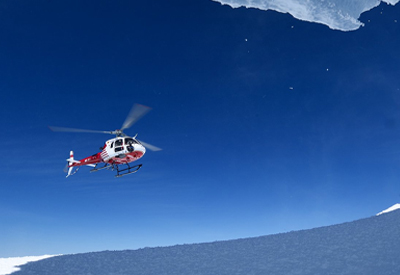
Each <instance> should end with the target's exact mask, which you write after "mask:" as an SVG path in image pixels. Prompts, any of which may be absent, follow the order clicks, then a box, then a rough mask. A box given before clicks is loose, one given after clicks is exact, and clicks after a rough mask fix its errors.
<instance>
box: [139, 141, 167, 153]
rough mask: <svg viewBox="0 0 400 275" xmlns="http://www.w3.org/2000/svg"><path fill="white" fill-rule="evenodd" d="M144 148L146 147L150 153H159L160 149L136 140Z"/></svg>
mask: <svg viewBox="0 0 400 275" xmlns="http://www.w3.org/2000/svg"><path fill="white" fill-rule="evenodd" d="M138 141H139V142H140V143H141V144H142V145H143V146H144V147H146V148H147V149H149V150H150V151H161V150H162V149H161V148H158V147H157V146H154V145H151V144H148V143H146V142H143V141H141V140H138Z"/></svg>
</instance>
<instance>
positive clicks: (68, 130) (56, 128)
mask: <svg viewBox="0 0 400 275" xmlns="http://www.w3.org/2000/svg"><path fill="white" fill-rule="evenodd" d="M49 128H50V130H52V131H53V132H74V133H94V134H114V132H113V131H96V130H87V129H76V128H67V127H55V126H49Z"/></svg>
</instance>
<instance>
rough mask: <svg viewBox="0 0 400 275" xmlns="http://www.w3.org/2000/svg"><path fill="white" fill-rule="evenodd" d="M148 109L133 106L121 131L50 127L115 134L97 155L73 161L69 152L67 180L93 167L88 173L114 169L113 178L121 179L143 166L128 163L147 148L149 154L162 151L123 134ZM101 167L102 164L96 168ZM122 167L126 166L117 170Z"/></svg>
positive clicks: (141, 154) (69, 130)
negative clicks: (115, 173) (86, 167)
mask: <svg viewBox="0 0 400 275" xmlns="http://www.w3.org/2000/svg"><path fill="white" fill-rule="evenodd" d="M150 110H151V108H150V107H146V106H144V105H140V104H134V105H133V107H132V109H131V111H130V112H129V114H128V116H127V118H126V119H125V122H124V123H123V124H122V127H121V129H118V130H115V131H95V130H85V129H76V128H65V127H53V126H49V128H50V130H52V131H54V132H78V133H100V134H111V135H116V137H115V138H112V139H109V140H107V141H106V143H105V144H104V146H103V147H101V148H100V150H101V152H98V153H96V154H94V155H92V156H90V157H87V158H84V159H81V160H75V159H74V152H73V151H71V152H70V157H69V159H67V161H68V163H67V166H66V167H65V172H66V173H67V178H68V177H69V176H71V175H73V174H75V173H76V172H78V170H79V168H80V167H81V166H90V167H93V169H92V170H90V172H96V171H99V170H103V169H111V170H113V171H114V170H115V171H117V175H116V177H122V176H125V175H129V174H132V173H135V172H137V171H138V170H139V169H140V168H141V167H142V164H138V165H134V166H131V165H129V163H131V162H133V161H136V160H138V159H140V158H141V157H143V155H144V154H145V153H146V148H147V149H150V150H151V151H159V150H161V149H160V148H158V147H156V146H153V145H150V144H148V143H145V142H143V141H139V140H138V139H136V136H137V134H136V135H135V136H134V137H129V136H127V135H125V134H124V132H123V130H125V129H128V128H129V127H131V126H132V125H133V124H134V123H135V122H137V121H138V120H139V119H140V118H141V117H142V116H144V115H145V114H146V113H147V112H149V111H150ZM101 164H104V165H103V166H101V167H98V166H99V165H101ZM122 165H126V166H124V167H120V166H122ZM74 168H75V169H74Z"/></svg>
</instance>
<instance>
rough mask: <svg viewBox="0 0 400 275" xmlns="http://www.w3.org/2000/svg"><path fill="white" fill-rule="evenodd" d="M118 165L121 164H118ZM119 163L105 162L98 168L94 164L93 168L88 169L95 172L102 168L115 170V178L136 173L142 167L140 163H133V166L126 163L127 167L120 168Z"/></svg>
mask: <svg viewBox="0 0 400 275" xmlns="http://www.w3.org/2000/svg"><path fill="white" fill-rule="evenodd" d="M119 165H122V164H119ZM119 165H117V164H106V165H104V166H103V167H100V168H97V165H96V167H95V168H93V169H92V170H90V172H97V171H100V170H104V169H111V170H112V171H114V170H116V171H117V174H116V175H115V177H116V178H120V177H122V176H126V175H130V174H133V173H136V172H137V171H138V170H139V169H140V168H141V167H142V164H138V165H135V166H130V165H129V164H128V163H127V164H126V166H128V167H126V168H124V169H120V168H119ZM121 172H124V173H121Z"/></svg>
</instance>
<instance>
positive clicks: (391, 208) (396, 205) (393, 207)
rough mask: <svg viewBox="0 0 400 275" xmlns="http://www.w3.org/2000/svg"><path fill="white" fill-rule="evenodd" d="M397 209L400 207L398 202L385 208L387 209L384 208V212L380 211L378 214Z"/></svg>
mask: <svg viewBox="0 0 400 275" xmlns="http://www.w3.org/2000/svg"><path fill="white" fill-rule="evenodd" d="M397 209H400V203H396V204H395V205H392V206H391V207H389V208H388V209H385V210H383V211H382V212H379V213H378V214H376V215H377V216H379V215H382V214H385V213H389V212H392V211H394V210H397Z"/></svg>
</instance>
